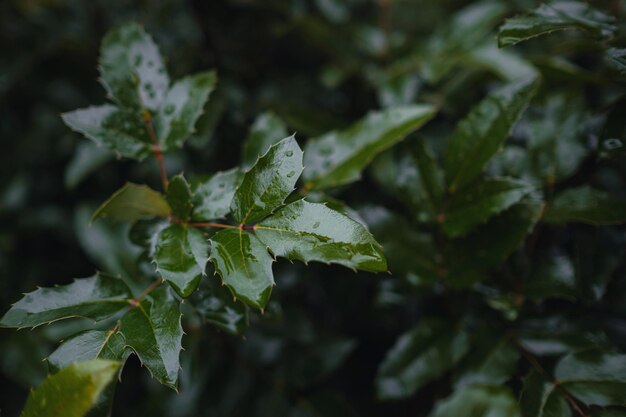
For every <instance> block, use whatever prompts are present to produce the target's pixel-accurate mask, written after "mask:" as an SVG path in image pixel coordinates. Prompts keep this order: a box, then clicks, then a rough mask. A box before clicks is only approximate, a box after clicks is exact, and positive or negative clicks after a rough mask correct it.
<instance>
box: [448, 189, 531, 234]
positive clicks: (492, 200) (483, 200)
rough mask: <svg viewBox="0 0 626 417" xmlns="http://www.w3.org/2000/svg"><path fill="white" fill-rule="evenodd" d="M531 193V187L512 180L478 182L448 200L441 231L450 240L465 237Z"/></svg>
mask: <svg viewBox="0 0 626 417" xmlns="http://www.w3.org/2000/svg"><path fill="white" fill-rule="evenodd" d="M531 191H532V187H531V186H529V185H528V184H526V183H525V182H523V181H518V180H514V179H512V178H486V179H483V180H479V181H477V182H475V183H473V184H472V185H470V186H468V187H466V188H463V189H462V190H461V191H459V192H458V193H456V194H454V195H453V196H452V197H451V198H450V201H449V204H448V208H447V210H446V212H445V220H444V222H443V224H442V225H441V226H442V229H443V231H444V232H445V233H446V234H447V235H448V236H450V237H459V236H462V235H465V234H467V233H468V232H470V231H471V230H472V229H473V228H475V227H476V226H478V225H479V224H481V223H484V222H486V221H487V220H488V219H489V218H491V217H492V216H494V215H496V214H498V213H500V212H502V211H504V210H506V209H508V208H509V207H511V206H512V205H513V204H515V203H517V202H519V201H520V200H521V199H522V198H523V197H524V196H525V195H527V194H528V193H530V192H531Z"/></svg>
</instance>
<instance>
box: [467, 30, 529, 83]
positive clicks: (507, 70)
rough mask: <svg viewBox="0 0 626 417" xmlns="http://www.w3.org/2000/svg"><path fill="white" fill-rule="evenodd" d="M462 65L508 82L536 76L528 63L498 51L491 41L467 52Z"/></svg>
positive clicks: (508, 53)
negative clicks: (482, 70) (484, 71)
mask: <svg viewBox="0 0 626 417" xmlns="http://www.w3.org/2000/svg"><path fill="white" fill-rule="evenodd" d="M463 63H464V64H470V65H473V66H477V67H479V68H484V69H486V70H488V71H491V72H493V73H494V74H496V75H498V76H499V77H501V78H503V79H505V80H508V81H515V80H519V79H525V78H530V77H536V76H537V74H538V71H537V69H536V68H535V67H534V66H533V65H532V64H530V63H529V62H528V61H526V60H524V59H522V58H520V57H519V56H517V55H516V54H514V53H512V52H509V51H506V50H503V49H498V47H497V46H495V45H494V44H493V42H492V41H491V40H489V41H488V42H486V43H485V44H483V45H482V46H480V47H478V48H473V49H471V50H470V51H468V52H467V54H466V55H465V57H464V58H463Z"/></svg>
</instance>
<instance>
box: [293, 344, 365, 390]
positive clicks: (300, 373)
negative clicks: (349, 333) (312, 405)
mask: <svg viewBox="0 0 626 417" xmlns="http://www.w3.org/2000/svg"><path fill="white" fill-rule="evenodd" d="M355 345H356V343H355V342H354V341H353V340H350V339H343V338H322V339H321V340H319V341H317V343H316V344H314V345H313V346H311V347H308V348H306V349H301V354H299V355H298V356H297V357H296V358H295V360H294V361H289V362H288V363H287V366H286V370H285V371H286V374H287V375H286V378H287V380H288V381H289V382H290V383H292V384H294V385H295V386H296V387H298V388H306V387H309V386H311V385H313V384H315V383H318V382H319V381H321V380H323V379H324V378H326V377H327V376H328V375H330V374H331V373H332V372H333V371H335V370H336V369H337V368H339V366H341V364H342V363H343V362H344V361H345V360H346V358H347V357H348V355H350V353H352V351H353V350H354V348H355Z"/></svg>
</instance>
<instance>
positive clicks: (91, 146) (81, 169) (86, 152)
mask: <svg viewBox="0 0 626 417" xmlns="http://www.w3.org/2000/svg"><path fill="white" fill-rule="evenodd" d="M112 157H113V155H111V154H110V153H109V152H107V151H106V150H105V149H102V148H100V147H98V146H97V145H96V144H95V143H92V142H82V143H80V144H78V145H77V146H76V151H75V152H74V156H73V157H72V160H71V161H70V162H69V163H68V164H67V168H66V169H65V187H67V188H68V189H74V188H76V187H77V186H78V185H79V184H80V183H81V182H82V181H84V180H85V179H86V178H87V177H88V176H89V175H90V174H92V173H93V172H94V171H97V170H98V169H99V168H101V167H102V166H103V165H105V164H106V163H107V162H109V161H110V160H111V158H112Z"/></svg>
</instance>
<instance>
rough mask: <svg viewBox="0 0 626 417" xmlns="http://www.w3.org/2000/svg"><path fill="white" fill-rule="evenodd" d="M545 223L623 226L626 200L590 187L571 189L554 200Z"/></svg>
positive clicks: (549, 207) (625, 218)
mask: <svg viewBox="0 0 626 417" xmlns="http://www.w3.org/2000/svg"><path fill="white" fill-rule="evenodd" d="M544 221H545V222H546V223H554V224H564V223H569V222H579V223H587V224H593V225H608V224H622V223H624V222H626V200H622V199H617V198H615V197H613V196H611V195H610V194H608V193H606V192H604V191H600V190H597V189H594V188H591V187H589V186H582V187H578V188H570V189H568V190H565V191H563V192H561V193H560V194H558V195H557V196H556V197H555V198H554V201H553V202H552V204H550V205H549V206H548V210H547V212H546V215H545V217H544Z"/></svg>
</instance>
